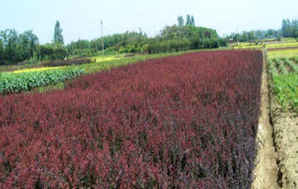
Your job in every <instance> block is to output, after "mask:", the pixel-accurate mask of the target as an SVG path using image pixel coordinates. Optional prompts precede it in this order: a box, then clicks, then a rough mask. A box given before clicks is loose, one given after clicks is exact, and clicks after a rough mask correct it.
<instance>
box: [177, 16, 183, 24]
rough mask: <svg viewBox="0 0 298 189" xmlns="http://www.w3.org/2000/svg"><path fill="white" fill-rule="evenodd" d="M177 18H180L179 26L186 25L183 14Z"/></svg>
mask: <svg viewBox="0 0 298 189" xmlns="http://www.w3.org/2000/svg"><path fill="white" fill-rule="evenodd" d="M177 20H178V26H179V27H182V26H184V18H183V16H178V18H177Z"/></svg>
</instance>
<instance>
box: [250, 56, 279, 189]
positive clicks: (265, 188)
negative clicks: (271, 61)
mask: <svg viewBox="0 0 298 189" xmlns="http://www.w3.org/2000/svg"><path fill="white" fill-rule="evenodd" d="M263 54H264V53H263ZM265 63H266V59H265V54H264V64H263V74H262V86H261V107H260V108H261V109H260V110H261V112H260V117H259V128H258V133H257V139H256V140H257V141H256V144H257V145H258V153H257V157H256V160H255V162H256V167H255V170H254V172H253V176H254V178H255V179H254V182H253V184H252V189H278V188H279V186H278V184H277V180H278V179H277V178H278V177H277V173H278V169H277V164H276V153H275V149H274V146H273V138H272V126H271V125H270V121H269V113H270V104H269V90H268V80H267V72H266V64H265Z"/></svg>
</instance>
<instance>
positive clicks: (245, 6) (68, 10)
mask: <svg viewBox="0 0 298 189" xmlns="http://www.w3.org/2000/svg"><path fill="white" fill-rule="evenodd" d="M186 14H191V15H194V17H195V21H196V25H198V26H205V27H211V28H214V29H216V30H217V31H218V33H219V34H221V35H222V34H228V33H231V32H240V31H243V30H255V29H269V28H273V29H278V28H280V25H281V21H282V19H283V18H290V19H293V18H298V0H179V1H178V0H146V1H144V0H125V1H124V0H2V3H1V6H0V30H3V29H7V28H15V29H16V30H17V31H18V32H23V31H24V30H33V32H34V33H35V34H37V35H38V37H39V39H40V42H41V43H46V42H50V41H51V40H52V38H53V32H54V25H55V22H56V20H59V21H60V23H61V26H62V29H63V36H64V40H65V42H67V43H68V42H70V41H72V40H77V39H94V38H97V37H99V36H100V20H101V19H102V20H103V22H104V27H103V28H104V34H105V35H107V34H113V33H119V32H125V31H127V30H129V31H132V30H134V31H138V30H139V28H142V30H143V31H144V32H146V33H147V34H148V35H149V36H152V35H155V34H157V33H158V32H159V31H160V30H161V29H162V28H163V27H164V26H166V25H173V24H175V23H176V22H177V16H180V15H186Z"/></svg>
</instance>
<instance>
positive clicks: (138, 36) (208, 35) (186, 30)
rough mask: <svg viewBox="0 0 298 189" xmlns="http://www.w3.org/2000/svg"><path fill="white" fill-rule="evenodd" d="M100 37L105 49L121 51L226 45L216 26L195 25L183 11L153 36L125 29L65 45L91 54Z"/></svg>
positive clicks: (74, 51) (98, 46) (99, 44)
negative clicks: (119, 32) (169, 24)
mask: <svg viewBox="0 0 298 189" xmlns="http://www.w3.org/2000/svg"><path fill="white" fill-rule="evenodd" d="M185 20H186V21H185ZM103 41H104V47H105V48H106V49H107V50H108V51H113V52H115V51H116V52H120V53H160V52H173V51H180V50H188V49H200V48H217V47H219V46H225V45H226V43H225V40H223V39H221V38H220V37H219V36H218V34H217V32H216V31H215V30H213V29H210V28H204V27H197V26H195V19H194V17H193V16H191V15H186V17H185V19H184V17H182V16H179V17H178V18H177V25H173V26H167V27H165V28H164V29H163V30H161V32H160V34H159V35H157V36H155V37H153V38H149V37H148V36H147V35H146V34H145V33H143V32H142V31H139V32H125V33H122V34H114V35H110V36H105V37H102V38H99V39H96V40H92V41H88V40H78V41H75V42H72V43H70V44H69V45H68V46H67V49H68V52H70V54H71V55H75V56H90V55H92V54H94V53H96V52H97V51H98V50H100V49H101V48H102V42H103Z"/></svg>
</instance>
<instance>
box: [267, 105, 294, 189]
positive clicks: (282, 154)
mask: <svg viewBox="0 0 298 189" xmlns="http://www.w3.org/2000/svg"><path fill="white" fill-rule="evenodd" d="M271 102H272V108H271V110H272V111H271V117H272V122H273V128H274V142H275V145H276V150H277V153H278V167H279V169H280V173H279V184H280V185H281V187H282V189H296V188H298V115H297V114H295V113H290V112H282V111H280V110H281V109H280V107H279V106H278V104H277V103H276V102H275V101H274V99H273V100H272V101H271Z"/></svg>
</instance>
